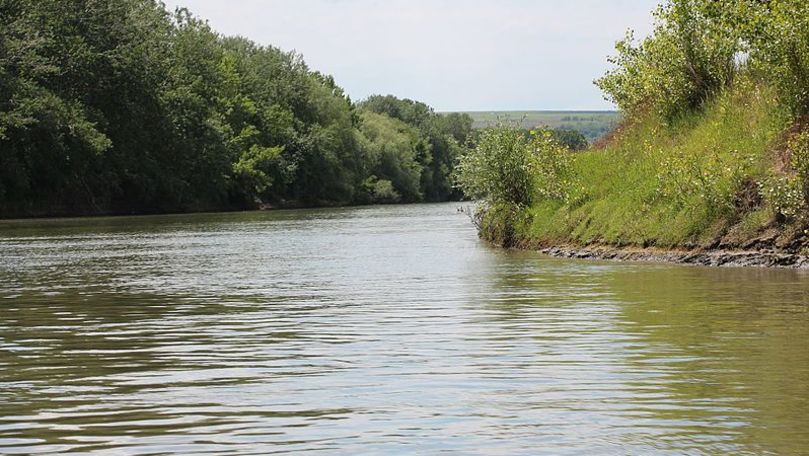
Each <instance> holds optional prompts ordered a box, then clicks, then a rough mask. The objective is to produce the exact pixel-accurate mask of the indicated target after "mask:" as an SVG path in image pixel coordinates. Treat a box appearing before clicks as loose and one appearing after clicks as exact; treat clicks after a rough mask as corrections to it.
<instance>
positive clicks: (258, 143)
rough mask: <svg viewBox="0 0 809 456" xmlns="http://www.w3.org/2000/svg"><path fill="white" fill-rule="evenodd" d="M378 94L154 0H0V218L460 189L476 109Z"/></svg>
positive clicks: (338, 200) (439, 193)
mask: <svg viewBox="0 0 809 456" xmlns="http://www.w3.org/2000/svg"><path fill="white" fill-rule="evenodd" d="M111 31H114V33H111ZM372 99H374V98H373V97H372ZM388 101H390V106H391V108H390V109H387V108H386V109H381V110H380V112H383V114H381V115H375V116H376V117H373V118H371V117H370V116H368V115H364V114H363V110H362V109H360V108H358V107H357V105H355V104H354V103H353V102H351V100H350V99H349V98H348V97H347V96H346V95H345V93H344V92H343V90H342V89H341V88H340V87H339V86H337V84H336V83H335V81H334V78H332V77H331V76H327V75H323V74H320V73H318V72H315V71H312V70H310V69H309V68H308V67H307V65H306V64H305V62H304V61H303V59H302V58H301V57H300V56H299V55H297V54H295V53H290V52H282V51H281V50H279V49H277V48H274V47H272V46H260V45H257V44H256V43H253V42H251V41H249V40H246V39H244V38H239V37H223V36H221V35H219V34H218V33H216V32H215V31H214V30H212V29H211V28H210V27H209V26H208V24H207V23H206V22H205V21H202V20H200V19H198V18H196V17H195V16H193V15H192V14H191V13H190V12H188V11H187V10H185V9H179V10H177V11H175V12H173V13H169V12H167V11H165V10H164V7H163V5H162V4H160V3H159V2H155V1H153V0H92V1H91V0H76V1H69V2H67V1H58V0H14V1H9V0H0V150H2V153H0V216H12V215H18V216H23V215H45V214H81V213H102V212H127V213H129V212H155V211H158V212H160V211H184V210H205V209H233V208H249V207H255V205H256V203H258V202H271V203H274V204H286V203H296V204H306V205H320V204H344V203H363V202H370V199H371V193H373V190H370V191H369V190H368V187H367V186H366V185H365V183H366V181H367V180H368V179H369V178H370V177H371V176H379V177H378V180H375V181H374V182H375V185H377V186H378V187H379V188H378V190H379V192H377V193H379V194H380V195H381V194H385V195H387V196H386V197H385V198H387V199H391V197H393V196H394V195H399V196H397V197H396V198H393V199H397V200H398V199H399V198H401V200H402V201H408V202H409V201H420V200H422V199H423V198H425V197H426V198H427V199H431V200H444V199H447V198H450V197H457V196H459V195H458V194H457V192H454V191H453V189H452V188H451V185H450V182H449V180H448V175H449V172H450V170H451V169H452V168H453V166H454V163H455V158H456V156H457V155H459V154H461V153H462V152H463V150H464V147H463V146H462V145H461V144H465V143H466V141H467V136H468V135H469V131H470V130H471V120H469V119H468V118H467V117H465V116H450V117H447V118H446V119H444V118H439V116H437V115H436V114H435V113H433V111H432V109H431V108H430V107H429V106H427V105H425V104H423V103H418V102H409V101H408V102H405V101H402V100H398V99H395V98H393V97H390V98H389V99H388ZM370 104H373V102H370ZM393 118H395V119H401V120H403V122H404V123H402V122H400V121H399V120H395V121H394V119H393ZM363 120H364V121H366V124H365V125H363ZM375 179H376V178H375ZM383 181H388V182H390V185H392V186H393V188H394V191H395V193H394V192H390V191H387V190H388V189H386V188H385V187H386V185H387V184H386V183H385V182H383ZM369 192H370V193H369Z"/></svg>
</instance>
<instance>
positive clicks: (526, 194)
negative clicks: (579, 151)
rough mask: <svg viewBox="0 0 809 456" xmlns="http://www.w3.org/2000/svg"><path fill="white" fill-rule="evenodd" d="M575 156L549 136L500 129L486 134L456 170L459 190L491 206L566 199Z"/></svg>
mask: <svg viewBox="0 0 809 456" xmlns="http://www.w3.org/2000/svg"><path fill="white" fill-rule="evenodd" d="M571 161H572V156H571V154H570V152H569V150H568V149H567V148H566V147H564V146H561V145H560V144H559V143H558V142H557V141H556V139H555V137H554V135H553V133H552V132H550V131H545V130H541V131H532V132H531V134H530V135H529V137H528V139H526V137H525V134H524V132H523V131H522V130H520V129H519V128H517V127H512V126H499V127H496V128H491V129H488V130H485V131H484V132H483V133H482V134H481V137H480V140H479V143H478V145H477V147H475V149H473V150H472V151H470V152H469V153H468V154H466V155H465V156H463V157H462V158H461V160H460V162H459V164H458V166H457V167H456V172H455V181H456V185H457V186H458V187H459V188H461V189H462V190H463V191H464V193H465V194H466V195H467V196H469V197H471V198H482V199H485V200H487V201H488V202H489V203H493V204H499V203H509V204H512V205H515V206H517V207H523V206H528V205H530V204H531V203H532V202H533V200H534V199H535V197H539V198H541V199H564V198H565V197H566V192H565V185H566V182H567V181H566V176H567V174H568V173H569V171H570V168H571Z"/></svg>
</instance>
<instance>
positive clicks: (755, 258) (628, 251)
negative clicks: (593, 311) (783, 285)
mask: <svg viewBox="0 0 809 456" xmlns="http://www.w3.org/2000/svg"><path fill="white" fill-rule="evenodd" d="M538 251H539V252H540V253H543V254H545V255H548V256H552V257H557V258H572V259H584V260H617V261H645V262H658V263H676V264H690V265H699V266H714V267H757V268H785V269H803V270H809V255H801V254H795V253H784V252H777V251H766V250H761V251H759V250H664V249H656V248H618V247H609V246H589V247H579V246H572V245H565V246H556V247H547V248H540V249H539V250H538Z"/></svg>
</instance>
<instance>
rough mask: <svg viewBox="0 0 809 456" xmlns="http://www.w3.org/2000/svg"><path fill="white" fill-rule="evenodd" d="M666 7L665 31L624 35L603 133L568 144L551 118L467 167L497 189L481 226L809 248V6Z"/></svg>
mask: <svg viewBox="0 0 809 456" xmlns="http://www.w3.org/2000/svg"><path fill="white" fill-rule="evenodd" d="M657 14H658V24H657V28H656V30H655V33H654V34H653V35H652V36H650V37H649V38H647V39H646V40H644V41H642V42H640V43H635V42H634V41H633V40H632V38H631V35H630V37H628V38H627V39H626V40H624V41H621V42H619V43H618V46H617V50H618V54H619V55H618V56H617V57H614V58H613V59H611V61H612V62H613V63H615V64H616V67H615V69H613V70H611V71H610V72H608V73H607V74H606V75H605V76H604V77H603V78H602V79H600V80H599V81H598V84H599V86H601V87H602V89H603V90H604V91H605V93H606V94H607V96H608V97H610V98H612V99H613V100H614V101H615V102H616V103H617V104H618V105H619V106H620V107H621V110H622V113H623V118H624V121H623V124H622V125H621V126H620V127H619V128H618V129H616V131H615V132H614V133H613V134H612V135H611V137H609V138H608V139H607V140H606V141H603V144H600V145H598V146H597V147H593V148H591V149H589V150H587V151H584V152H580V153H568V154H562V153H560V152H559V150H558V149H559V145H558V144H553V142H552V141H548V140H546V139H542V137H543V135H544V133H542V132H534V133H533V135H532V136H530V137H529V138H528V139H527V140H522V138H524V137H525V135H524V134H522V133H520V132H519V131H517V130H518V129H517V128H516V127H499V129H495V130H496V131H493V133H491V134H489V135H488V136H486V135H484V136H483V139H482V141H481V146H480V147H479V148H478V150H476V151H473V152H472V154H471V155H470V156H469V157H470V158H468V159H466V161H465V163H463V164H462V165H461V166H460V167H459V176H460V177H459V181H460V182H461V185H462V186H464V189H465V190H466V191H467V193H468V194H473V195H476V196H479V197H481V198H484V199H485V200H486V204H485V206H484V207H485V210H484V211H483V212H482V214H481V219H480V228H481V235H482V237H484V238H485V239H487V240H489V241H491V242H494V243H497V244H501V245H505V246H514V247H521V248H534V249H536V248H548V247H553V246H567V247H566V248H573V249H575V248H576V246H578V247H590V248H592V247H594V246H609V247H623V248H637V247H641V248H647V247H654V248H663V249H685V250H730V251H733V250H747V251H751V250H752V251H759V252H785V253H799V254H800V253H802V254H806V253H807V251H809V240H808V239H807V227H809V125H807V120H806V119H807V117H806V113H807V112H809V78H807V77H806V75H807V74H809V63H807V62H809V59H807V58H806V56H809V35H808V34H806V33H805V32H803V31H802V30H805V28H801V27H798V26H799V25H800V24H802V22H801V21H804V20H806V19H809V7H807V6H806V5H804V4H803V3H801V2H793V1H783V2H777V3H773V4H771V5H761V4H756V3H750V4H745V6H744V8H741V7H740V8H738V9H733V7H731V6H728V5H718V4H715V3H712V2H707V1H706V2H703V1H700V0H670V1H668V2H666V3H665V4H664V5H663V6H662V7H661V9H660V10H659V11H658V13H657ZM799 23H800V24H799ZM774 36H781V38H780V41H778V42H777V43H774V42H773V41H772V38H773V37H774ZM492 157H495V158H492Z"/></svg>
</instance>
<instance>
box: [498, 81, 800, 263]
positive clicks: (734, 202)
mask: <svg viewBox="0 0 809 456" xmlns="http://www.w3.org/2000/svg"><path fill="white" fill-rule="evenodd" d="M640 119H641V120H637V121H635V123H633V124H629V125H625V126H624V128H623V129H622V131H621V132H619V133H618V134H617V135H616V137H615V138H614V140H613V141H612V142H611V143H610V144H608V145H607V147H606V148H605V149H603V150H596V149H591V150H589V151H586V152H583V153H580V154H576V156H575V159H574V161H573V165H572V168H573V172H572V176H574V177H573V178H571V179H570V182H569V183H568V186H569V188H568V189H567V194H568V195H569V196H568V198H567V199H566V200H564V201H559V200H547V199H541V198H538V199H537V201H538V202H537V203H535V204H534V205H532V206H531V207H530V208H528V209H526V211H525V213H524V214H523V216H522V217H519V218H518V220H519V221H518V222H517V226H515V228H514V231H515V236H516V238H517V239H518V241H517V242H518V244H520V243H521V244H522V245H523V246H526V247H529V246H537V245H550V244H558V243H576V244H593V243H603V244H611V245H618V246H628V245H635V246H659V247H678V246H679V247H694V246H697V245H702V244H706V243H710V242H713V240H715V239H716V238H717V237H719V236H721V235H723V234H724V233H725V232H727V231H728V229H729V228H730V227H731V226H734V225H739V226H743V227H744V229H745V230H748V231H749V232H750V233H749V235H752V234H753V233H754V232H755V231H756V230H758V229H760V228H762V226H763V225H766V224H767V223H768V222H769V220H770V218H771V217H769V214H771V213H772V209H771V208H769V207H768V203H767V201H766V200H762V199H761V198H760V195H759V191H758V186H757V183H758V182H761V181H763V180H764V179H765V178H766V176H767V174H768V172H769V170H770V169H771V168H772V166H773V163H774V161H775V160H774V156H773V151H774V150H776V149H777V148H778V143H779V142H780V141H783V132H784V131H785V130H786V128H787V126H788V124H789V121H790V119H791V117H790V113H789V112H788V110H787V109H786V108H784V107H783V106H781V105H779V103H778V102H777V100H776V94H775V92H774V91H773V90H771V89H770V88H768V87H767V86H765V85H762V84H757V83H754V82H753V81H752V80H751V79H749V78H740V80H738V81H737V83H736V84H734V86H733V88H731V89H728V90H725V91H723V92H722V93H720V94H719V95H717V96H715V97H714V98H712V99H709V100H708V101H706V103H705V106H704V109H701V110H699V111H695V112H690V113H688V114H683V115H682V116H680V117H678V118H675V119H673V120H663V119H662V118H661V117H658V116H657V115H654V114H651V115H648V116H645V117H641V118H640Z"/></svg>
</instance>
